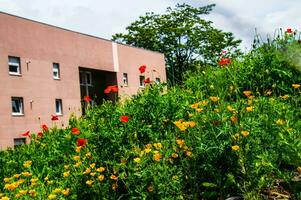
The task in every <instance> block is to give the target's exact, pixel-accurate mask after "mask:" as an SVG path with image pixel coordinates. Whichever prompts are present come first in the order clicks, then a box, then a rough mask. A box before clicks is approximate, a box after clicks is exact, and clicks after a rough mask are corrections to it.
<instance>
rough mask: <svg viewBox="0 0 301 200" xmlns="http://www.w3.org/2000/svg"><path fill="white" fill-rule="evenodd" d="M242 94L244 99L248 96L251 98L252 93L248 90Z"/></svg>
mask: <svg viewBox="0 0 301 200" xmlns="http://www.w3.org/2000/svg"><path fill="white" fill-rule="evenodd" d="M243 94H244V95H245V96H246V97H249V96H251V94H252V92H251V91H249V90H246V91H243Z"/></svg>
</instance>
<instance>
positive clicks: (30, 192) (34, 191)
mask: <svg viewBox="0 0 301 200" xmlns="http://www.w3.org/2000/svg"><path fill="white" fill-rule="evenodd" d="M28 193H29V194H31V196H33V197H35V196H36V190H29V191H28Z"/></svg>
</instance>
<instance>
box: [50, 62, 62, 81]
mask: <svg viewBox="0 0 301 200" xmlns="http://www.w3.org/2000/svg"><path fill="white" fill-rule="evenodd" d="M55 66H57V68H55ZM55 72H57V74H58V75H57V76H55V75H54V73H55ZM52 77H53V79H54V80H60V79H61V70H60V64H59V63H52Z"/></svg>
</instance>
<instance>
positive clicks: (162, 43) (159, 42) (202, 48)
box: [113, 4, 241, 84]
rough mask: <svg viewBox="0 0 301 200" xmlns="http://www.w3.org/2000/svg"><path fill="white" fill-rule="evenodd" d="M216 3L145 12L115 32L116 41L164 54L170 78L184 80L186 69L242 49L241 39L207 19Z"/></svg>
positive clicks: (191, 68)
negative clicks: (162, 11)
mask: <svg viewBox="0 0 301 200" xmlns="http://www.w3.org/2000/svg"><path fill="white" fill-rule="evenodd" d="M214 6H215V5H214V4H211V5H207V6H204V7H198V8H195V7H192V6H190V5H187V4H177V5H176V7H175V8H171V7H169V8H167V11H166V13H165V14H161V15H159V14H154V13H152V12H151V13H146V15H145V16H140V17H139V19H138V20H136V21H135V22H133V23H131V24H130V25H129V26H128V27H127V28H126V30H127V33H126V34H122V33H117V34H115V35H113V40H114V41H117V42H121V43H125V44H129V45H133V46H136V47H142V48H145V49H150V50H154V51H159V52H162V53H164V55H165V60H166V64H167V73H168V78H169V80H170V81H171V83H172V84H175V83H181V82H182V81H183V75H184V73H185V72H186V71H188V70H194V69H195V68H196V66H199V65H200V64H210V65H216V63H217V60H218V59H219V56H220V53H221V52H222V50H228V51H229V52H232V53H233V52H234V53H238V52H239V51H238V50H237V46H238V45H239V44H240V42H241V41H240V40H235V39H234V37H233V34H232V33H229V32H223V31H221V30H219V29H216V28H214V27H213V26H212V22H211V21H208V20H205V19H204V16H205V15H208V14H209V13H210V12H211V11H212V9H213V7H214Z"/></svg>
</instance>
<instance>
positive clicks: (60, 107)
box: [55, 99, 63, 116]
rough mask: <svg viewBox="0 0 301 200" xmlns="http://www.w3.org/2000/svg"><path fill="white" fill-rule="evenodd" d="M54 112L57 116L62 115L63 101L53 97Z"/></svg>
mask: <svg viewBox="0 0 301 200" xmlns="http://www.w3.org/2000/svg"><path fill="white" fill-rule="evenodd" d="M57 103H58V104H57ZM57 106H59V107H57ZM57 108H59V112H58V110H57ZM55 114H56V115H58V116H62V115H63V101H62V99H55Z"/></svg>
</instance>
